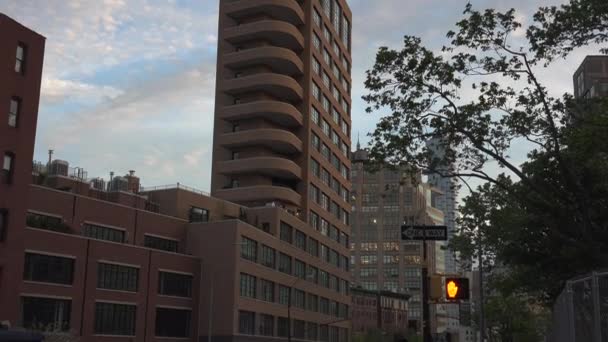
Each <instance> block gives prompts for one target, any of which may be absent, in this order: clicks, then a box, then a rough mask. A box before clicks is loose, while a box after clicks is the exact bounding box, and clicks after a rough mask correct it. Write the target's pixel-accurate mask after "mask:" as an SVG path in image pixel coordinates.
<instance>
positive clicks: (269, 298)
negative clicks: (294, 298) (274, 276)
mask: <svg viewBox="0 0 608 342" xmlns="http://www.w3.org/2000/svg"><path fill="white" fill-rule="evenodd" d="M260 299H261V300H263V301H266V302H271V303H274V283H273V282H272V281H270V280H266V279H260Z"/></svg>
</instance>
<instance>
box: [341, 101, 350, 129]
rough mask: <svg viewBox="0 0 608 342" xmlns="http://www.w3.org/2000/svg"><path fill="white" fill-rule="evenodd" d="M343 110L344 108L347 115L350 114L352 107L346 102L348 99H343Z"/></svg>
mask: <svg viewBox="0 0 608 342" xmlns="http://www.w3.org/2000/svg"><path fill="white" fill-rule="evenodd" d="M342 110H344V113H346V115H348V116H350V109H349V106H348V102H346V99H342ZM349 136H350V134H349Z"/></svg>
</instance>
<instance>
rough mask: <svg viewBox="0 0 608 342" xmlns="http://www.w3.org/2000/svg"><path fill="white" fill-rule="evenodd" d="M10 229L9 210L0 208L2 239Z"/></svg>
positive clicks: (0, 236)
mask: <svg viewBox="0 0 608 342" xmlns="http://www.w3.org/2000/svg"><path fill="white" fill-rule="evenodd" d="M7 229H8V210H7V209H0V241H4V237H5V236H6V230H7Z"/></svg>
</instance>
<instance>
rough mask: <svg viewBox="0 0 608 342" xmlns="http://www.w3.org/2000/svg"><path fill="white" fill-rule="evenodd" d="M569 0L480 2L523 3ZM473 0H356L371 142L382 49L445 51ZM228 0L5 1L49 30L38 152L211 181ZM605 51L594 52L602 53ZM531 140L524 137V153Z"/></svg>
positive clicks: (558, 80)
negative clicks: (370, 82)
mask: <svg viewBox="0 0 608 342" xmlns="http://www.w3.org/2000/svg"><path fill="white" fill-rule="evenodd" d="M563 1H564V0H472V1H471V2H472V4H473V5H474V7H475V8H479V9H482V8H497V9H501V10H506V9H508V8H511V7H515V8H517V9H518V12H517V18H518V19H519V20H520V21H522V22H523V23H524V24H526V23H529V22H530V20H531V14H532V13H533V10H534V9H535V8H537V7H539V6H547V5H557V4H560V3H561V2H563ZM466 3H467V0H350V1H349V4H350V6H351V9H352V12H353V51H352V55H353V70H352V73H353V75H352V76H353V89H352V97H353V106H352V120H353V124H352V135H353V137H354V138H355V139H354V140H355V141H356V137H357V136H358V135H360V136H361V142H362V144H363V145H365V144H366V143H367V141H368V138H367V133H369V132H371V131H372V130H373V129H374V127H375V124H376V122H377V121H378V119H379V117H380V116H381V115H382V113H374V114H366V113H365V103H364V102H363V101H362V100H361V96H362V95H364V94H365V89H364V86H363V82H364V79H365V71H366V70H367V69H369V68H371V67H372V65H373V62H374V56H375V53H376V51H377V50H378V47H380V46H389V47H392V48H395V49H398V48H400V46H401V45H402V39H403V36H404V35H414V36H419V37H421V38H422V39H423V42H424V43H425V44H426V45H427V46H430V47H432V48H435V49H438V48H440V47H441V46H442V45H443V44H446V43H447V39H446V38H445V33H446V32H447V31H448V30H450V29H453V28H454V24H455V23H456V22H457V21H458V20H459V19H460V18H461V16H462V10H463V9H464V6H465V5H466ZM218 6H219V5H218V0H0V12H2V13H5V14H7V15H8V16H10V17H12V18H14V19H16V20H17V21H19V22H21V23H22V24H24V25H25V26H28V27H30V28H31V29H33V30H35V31H36V32H38V33H40V34H42V35H43V36H45V37H46V54H45V62H44V72H43V81H42V90H41V91H42V94H41V102H40V110H39V114H38V130H37V137H36V148H35V155H34V159H35V160H38V161H46V160H47V158H48V156H47V150H48V149H53V150H54V151H55V154H54V157H55V158H57V159H62V160H67V161H69V162H70V166H72V167H82V168H84V169H85V170H87V172H88V176H89V177H90V178H92V177H104V178H109V173H110V171H113V172H115V173H116V174H126V173H127V172H128V170H136V173H137V175H139V176H140V177H141V178H142V184H143V185H144V186H156V185H165V184H175V183H177V182H180V183H181V184H186V185H189V186H192V187H195V188H198V189H201V190H209V186H210V179H211V175H210V173H211V153H212V148H211V144H212V135H213V132H212V127H213V125H212V123H213V112H214V103H213V102H214V101H213V100H214V94H215V60H216V46H217V21H218ZM591 52H593V51H591ZM586 53H589V51H579V52H577V53H574V54H572V55H571V56H570V57H569V58H568V59H567V60H560V61H558V62H556V63H554V64H553V65H552V66H550V67H549V68H548V69H541V70H538V72H539V75H540V78H541V80H542V81H543V82H545V84H547V85H549V87H550V91H551V92H552V93H553V94H555V95H557V96H559V95H560V94H563V93H565V92H571V88H572V78H571V77H572V76H571V75H572V73H573V72H574V71H575V70H576V68H577V67H578V65H579V64H580V62H581V61H582V59H583V57H584V55H585V54H586ZM526 151H527V146H525V145H523V144H522V145H521V146H519V145H517V144H515V145H514V146H513V154H512V157H513V158H514V159H515V160H523V158H524V157H525V152H526Z"/></svg>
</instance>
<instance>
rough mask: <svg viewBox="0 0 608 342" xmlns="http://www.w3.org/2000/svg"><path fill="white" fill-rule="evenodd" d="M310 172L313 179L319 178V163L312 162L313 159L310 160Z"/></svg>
mask: <svg viewBox="0 0 608 342" xmlns="http://www.w3.org/2000/svg"><path fill="white" fill-rule="evenodd" d="M310 171H311V172H312V174H313V175H314V176H315V177H319V162H318V161H316V160H314V159H310Z"/></svg>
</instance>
